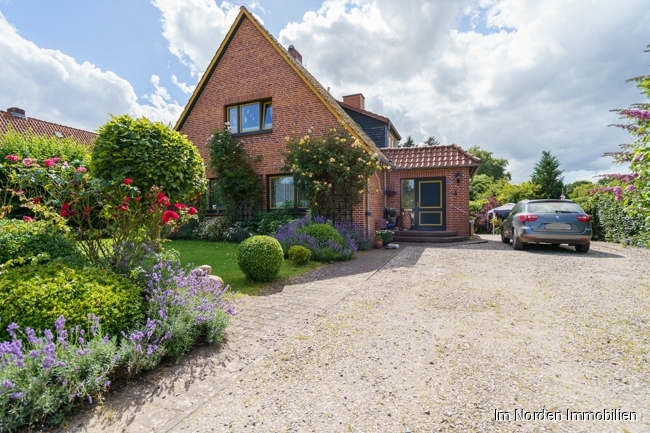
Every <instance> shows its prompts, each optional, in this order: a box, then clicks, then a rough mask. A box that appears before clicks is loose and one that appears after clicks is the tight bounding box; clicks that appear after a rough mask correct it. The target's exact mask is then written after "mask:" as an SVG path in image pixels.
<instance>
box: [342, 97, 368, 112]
mask: <svg viewBox="0 0 650 433" xmlns="http://www.w3.org/2000/svg"><path fill="white" fill-rule="evenodd" d="M343 103H344V104H348V105H352V106H353V107H356V108H359V109H361V110H365V109H366V98H365V97H364V96H363V95H362V94H361V93H355V94H354V95H347V96H344V97H343Z"/></svg>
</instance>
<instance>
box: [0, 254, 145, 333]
mask: <svg viewBox="0 0 650 433" xmlns="http://www.w3.org/2000/svg"><path fill="white" fill-rule="evenodd" d="M88 314H95V315H96V316H97V317H98V318H99V319H100V320H101V322H102V328H103V330H104V332H107V333H109V334H110V335H119V333H120V331H123V330H127V329H129V328H130V327H132V326H133V325H134V324H135V323H136V321H138V320H139V319H140V318H141V315H142V296H141V290H140V289H139V288H138V287H136V286H135V285H133V283H131V282H130V281H129V280H127V279H125V278H123V277H120V276H118V275H116V274H114V273H113V272H111V271H108V270H104V269H99V268H88V267H86V268H84V267H80V266H73V265H69V264H65V263H63V262H60V261H57V262H51V263H48V264H45V265H39V266H25V267H21V268H10V269H8V270H7V271H5V272H3V273H2V274H0V339H6V337H7V334H6V331H5V329H6V327H7V325H9V324H10V323H12V322H14V323H17V324H18V325H19V326H20V327H22V328H25V327H30V328H33V329H35V330H43V329H47V328H50V327H52V325H53V324H54V321H55V320H56V319H57V318H58V317H59V316H64V317H65V318H66V320H67V323H68V325H69V326H77V325H79V326H81V327H82V328H86V329H87V328H88V326H89V323H88Z"/></svg>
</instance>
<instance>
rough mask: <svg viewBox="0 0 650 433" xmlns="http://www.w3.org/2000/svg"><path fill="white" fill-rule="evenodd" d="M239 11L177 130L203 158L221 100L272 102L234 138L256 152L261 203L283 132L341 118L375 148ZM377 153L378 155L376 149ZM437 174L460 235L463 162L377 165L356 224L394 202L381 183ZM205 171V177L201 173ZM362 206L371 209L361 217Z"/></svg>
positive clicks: (390, 185)
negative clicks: (267, 113)
mask: <svg viewBox="0 0 650 433" xmlns="http://www.w3.org/2000/svg"><path fill="white" fill-rule="evenodd" d="M242 10H243V11H244V12H245V10H244V9H242ZM240 17H241V19H238V21H236V24H235V25H234V27H233V29H231V33H229V36H227V39H226V42H224V45H222V47H221V48H220V50H219V51H218V52H217V56H216V57H215V60H213V64H211V67H210V68H209V70H208V71H207V72H206V76H205V77H204V78H203V79H202V81H201V82H200V83H199V87H198V88H197V91H195V94H194V95H193V97H192V99H190V103H189V104H188V107H187V108H186V110H185V112H184V113H183V115H182V116H181V119H180V120H179V123H178V124H177V129H179V130H180V132H181V133H183V134H186V135H187V136H188V138H189V139H190V140H191V141H192V142H193V143H194V144H195V145H196V146H197V148H198V149H199V152H200V153H201V155H202V157H203V158H204V160H206V161H208V158H209V155H208V149H207V147H206V144H207V141H208V140H209V138H210V137H211V135H212V133H213V131H214V130H215V129H222V128H223V127H224V123H225V119H226V106H228V105H232V104H240V103H246V102H254V101H260V100H266V99H270V100H271V102H272V106H273V128H272V130H270V131H261V132H256V133H251V134H246V135H242V136H240V137H239V138H240V139H241V141H242V142H243V143H244V146H245V147H246V148H247V150H248V152H249V154H250V155H251V156H252V157H258V156H259V157H261V160H260V162H259V163H257V166H256V171H257V172H258V173H259V174H260V175H262V177H263V180H264V198H263V200H264V201H263V207H264V209H268V176H269V175H273V174H282V171H281V170H280V166H281V165H282V164H283V156H282V152H283V151H284V150H285V149H286V140H285V137H286V136H288V135H291V134H293V133H295V134H298V135H299V136H300V135H303V134H306V133H307V130H309V129H312V130H313V131H314V133H315V134H317V135H319V134H321V133H324V132H326V131H327V130H329V129H330V128H332V127H336V126H338V124H339V121H341V119H343V121H344V125H345V126H346V127H349V128H351V132H352V133H353V135H356V136H357V137H360V138H361V139H362V142H364V143H365V144H366V145H368V147H369V148H370V149H371V151H375V152H377V153H378V154H381V151H379V149H377V148H376V145H375V144H374V142H372V140H371V139H369V138H368V137H367V136H366V135H365V133H364V132H363V131H361V130H360V129H359V128H360V127H359V125H357V124H356V123H355V122H354V121H352V119H350V118H349V117H347V115H346V114H345V113H344V112H343V110H342V108H341V107H340V106H338V105H337V103H336V101H335V100H334V99H333V98H331V96H330V95H329V94H328V93H327V92H326V91H325V90H324V89H322V86H320V84H318V83H316V84H314V81H313V80H314V78H313V77H311V76H310V75H309V73H308V72H306V71H305V70H304V68H302V67H301V66H300V65H296V64H294V63H293V60H289V58H288V55H287V56H284V55H283V53H282V50H283V49H281V48H280V51H279V50H278V46H274V44H277V41H274V40H273V39H272V38H269V35H268V34H266V33H265V31H264V30H261V27H260V26H259V24H258V23H256V22H253V21H252V20H254V18H252V17H251V16H249V15H248V14H247V13H243V14H242V15H240ZM293 58H294V59H295V58H296V57H295V56H293ZM215 62H216V63H215ZM299 71H302V72H299ZM307 76H309V77H308V78H306V77H307ZM361 98H363V96H362V95H359V96H358V99H359V100H358V101H356V102H359V103H360V104H363V100H362V99H361ZM338 110H340V111H338ZM337 116H338V118H337ZM346 117H347V119H348V120H346ZM345 122H347V123H349V125H348V124H347V123H345ZM381 157H382V158H386V156H385V155H383V154H381ZM385 161H388V159H387V158H386V159H385ZM458 171H460V172H462V176H463V177H462V181H461V183H460V184H457V183H456V180H455V179H456V175H455V174H456V172H458ZM437 176H445V177H446V178H447V179H450V180H453V182H452V184H448V185H447V195H446V198H447V229H448V230H456V231H458V233H459V235H461V236H467V235H468V234H469V228H468V216H467V215H466V214H464V213H463V211H464V212H468V211H469V176H470V169H469V168H467V167H463V168H461V169H457V168H453V169H451V168H444V169H427V170H390V171H388V172H386V173H385V172H383V171H379V172H377V173H376V174H375V175H373V176H372V177H371V178H370V179H369V192H370V194H369V196H368V197H365V196H364V198H363V200H362V202H361V203H359V204H358V205H357V206H356V207H355V209H354V211H353V220H354V222H356V223H359V224H361V225H362V226H363V227H364V231H366V233H368V234H369V235H371V236H372V235H373V234H374V230H376V229H377V219H378V218H381V217H383V210H384V206H385V205H387V206H391V207H395V208H397V209H399V208H400V197H399V194H398V195H395V196H391V197H387V196H386V195H385V191H386V189H390V190H394V191H399V190H400V179H402V178H417V177H437ZM208 177H213V176H211V174H210V173H208ZM450 193H452V194H451V195H450ZM456 208H458V209H461V210H462V211H461V210H457V209H456ZM368 211H369V212H371V213H372V215H370V216H369V215H368V213H369V212H368Z"/></svg>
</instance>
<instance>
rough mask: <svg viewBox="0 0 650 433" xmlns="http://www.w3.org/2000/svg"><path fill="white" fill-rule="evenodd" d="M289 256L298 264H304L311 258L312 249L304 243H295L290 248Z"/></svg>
mask: <svg viewBox="0 0 650 433" xmlns="http://www.w3.org/2000/svg"><path fill="white" fill-rule="evenodd" d="M289 258H290V259H291V260H292V261H293V262H294V263H295V264H296V265H304V264H307V263H308V262H309V260H310V259H311V251H310V250H309V249H308V248H305V247H303V246H302V245H294V246H292V247H291V248H289Z"/></svg>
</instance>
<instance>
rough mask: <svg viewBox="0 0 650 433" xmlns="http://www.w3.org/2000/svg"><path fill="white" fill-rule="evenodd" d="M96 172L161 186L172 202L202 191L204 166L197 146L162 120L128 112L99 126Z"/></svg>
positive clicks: (141, 185)
mask: <svg viewBox="0 0 650 433" xmlns="http://www.w3.org/2000/svg"><path fill="white" fill-rule="evenodd" d="M91 169H92V172H93V175H94V176H96V177H99V178H102V179H106V180H113V181H116V182H122V180H123V179H125V178H128V179H132V180H133V186H136V187H138V188H139V189H140V190H142V191H148V190H149V188H151V186H153V185H156V186H158V187H160V188H162V190H163V191H165V193H166V194H168V195H169V197H170V198H171V200H172V201H186V200H190V199H192V198H193V197H194V196H196V195H197V194H199V193H201V192H203V190H204V188H205V169H204V167H203V159H202V158H201V155H200V154H199V152H198V150H197V149H196V147H195V146H194V145H193V144H192V143H191V142H190V141H189V140H187V138H185V137H184V136H182V135H181V134H180V133H178V132H176V131H174V130H172V129H171V128H169V127H168V126H166V125H164V124H162V123H160V122H151V121H150V120H148V119H146V118H144V117H141V118H139V119H133V118H131V117H130V116H128V115H123V116H119V117H113V118H112V119H111V120H110V121H109V122H108V123H106V124H105V125H104V126H102V127H101V128H99V135H98V136H97V141H96V144H95V147H94V149H93V153H92V160H91Z"/></svg>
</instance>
